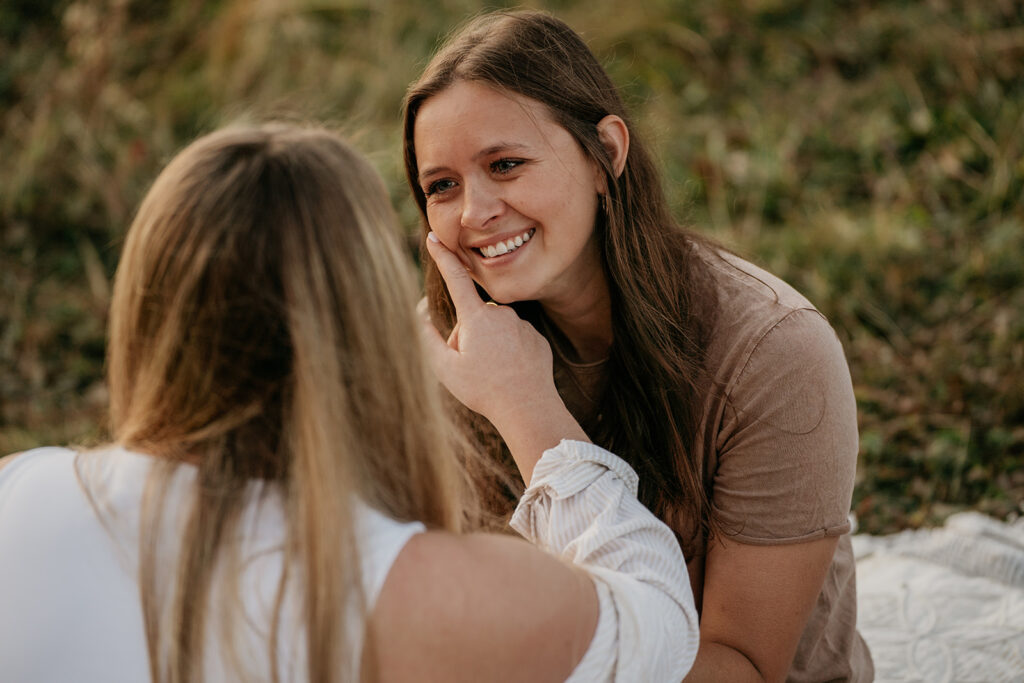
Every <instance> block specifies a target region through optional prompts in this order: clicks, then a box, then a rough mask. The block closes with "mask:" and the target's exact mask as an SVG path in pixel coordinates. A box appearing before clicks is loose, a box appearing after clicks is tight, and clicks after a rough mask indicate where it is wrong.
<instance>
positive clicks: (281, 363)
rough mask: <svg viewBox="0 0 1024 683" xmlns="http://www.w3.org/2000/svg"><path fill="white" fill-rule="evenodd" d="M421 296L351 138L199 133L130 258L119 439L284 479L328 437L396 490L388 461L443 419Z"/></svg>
mask: <svg viewBox="0 0 1024 683" xmlns="http://www.w3.org/2000/svg"><path fill="white" fill-rule="evenodd" d="M415 287H416V285H415V278H414V275H413V273H412V271H411V267H410V265H409V264H408V262H407V259H406V258H405V257H404V256H403V255H402V253H401V249H400V246H399V242H398V235H397V229H396V224H395V219H394V217H393V214H392V211H391V208H390V205H389V203H388V199H387V194H386V191H385V189H384V187H383V183H382V182H381V180H380V178H379V176H378V175H377V173H376V172H375V171H374V170H373V168H372V167H371V166H370V165H369V164H368V163H367V162H366V161H365V160H364V159H363V158H362V157H360V156H359V155H358V154H357V153H355V152H354V151H353V150H351V149H350V148H349V147H348V146H347V145H346V144H345V143H344V142H342V141H341V140H340V139H339V138H337V137H336V136H334V135H332V134H330V133H328V132H326V131H322V130H316V129H304V128H297V127H290V126H283V125H265V126H262V127H257V128H236V129H227V130H224V131H221V132H218V133H214V134H212V135H208V136H206V137H204V138H201V139H200V140H198V141H196V142H195V143H193V144H192V145H190V146H189V147H188V148H187V149H185V150H184V151H183V152H182V153H180V154H179V155H178V156H177V157H176V158H175V159H174V160H173V161H172V162H171V163H170V164H169V165H168V166H167V168H166V169H165V170H164V171H163V173H161V175H160V176H159V177H158V179H157V180H156V182H155V183H154V185H153V187H152V188H151V190H150V192H149V193H148V195H147V197H146V199H145V200H144V202H143V204H142V206H141V207H140V209H139V212H138V215H137V217H136V219H135V221H134V223H133V225H132V227H131V230H130V231H129V234H128V238H127V241H126V244H125V247H124V251H123V254H122V257H121V262H120V265H119V268H118V273H117V278H116V283H115V291H114V299H113V306H112V311H111V333H110V357H109V379H110V387H111V408H112V419H113V427H114V433H115V438H116V439H117V440H118V441H119V442H120V443H122V444H124V445H125V446H128V447H134V448H138V449H139V450H143V451H146V452H151V453H154V454H156V455H166V456H169V457H172V458H188V459H192V460H198V461H199V462H200V464H202V463H204V462H205V460H206V459H207V458H214V459H217V458H223V459H225V460H228V461H231V462H230V465H231V468H232V470H233V471H235V472H237V473H239V474H241V475H243V476H248V477H259V478H265V479H278V480H283V479H286V478H287V477H288V476H289V474H290V471H291V468H292V467H293V464H294V463H293V462H292V459H293V457H294V454H295V448H296V445H297V444H301V443H307V444H313V443H321V445H323V446H325V447H329V449H330V450H331V451H332V452H335V453H337V452H340V451H347V452H352V453H354V454H358V455H356V456H354V457H353V460H354V461H357V463H356V464H358V465H359V466H360V467H366V468H369V469H370V470H375V469H382V470H387V472H388V473H387V475H386V477H387V478H393V476H394V474H393V470H394V465H395V463H390V464H389V465H388V466H383V467H378V465H377V463H379V462H380V461H386V460H388V459H389V458H390V457H392V455H394V454H395V453H396V452H402V451H404V450H405V449H406V448H409V447H410V446H411V443H410V442H411V441H417V440H423V434H422V432H418V433H413V431H411V427H410V425H415V424H419V425H425V427H424V429H425V431H426V432H427V434H428V436H427V438H428V439H429V432H430V425H432V424H433V423H434V418H435V417H436V414H431V413H432V411H431V410H430V408H429V405H430V403H428V404H427V407H424V404H423V402H424V401H425V400H426V399H428V398H430V397H432V396H433V391H434V389H433V381H432V380H431V378H430V377H429V376H428V375H427V374H426V371H425V370H424V365H423V363H422V361H421V358H420V354H419V349H418V348H417V346H416V344H415V343H414V340H415V339H416V330H415V321H414V318H413V316H412V310H413V307H414V305H415ZM327 432H333V438H337V437H341V436H344V437H345V438H344V440H343V441H336V440H333V438H332V435H329V434H328V433H327ZM339 457H340V456H339ZM382 476H383V475H382ZM372 484H373V481H372V477H370V480H369V481H362V482H361V486H362V485H372ZM365 493H366V494H368V495H371V496H372V495H374V493H373V492H372V491H367V492H365ZM395 504H396V505H401V504H403V503H402V502H401V501H396V502H395ZM394 512H396V513H399V514H402V513H409V512H411V510H408V511H406V510H395V511H394ZM417 512H419V511H417ZM428 521H434V520H433V519H432V520H428Z"/></svg>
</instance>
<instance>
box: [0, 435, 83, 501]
mask: <svg viewBox="0 0 1024 683" xmlns="http://www.w3.org/2000/svg"><path fill="white" fill-rule="evenodd" d="M75 455H76V452H75V451H73V450H71V449H70V448H63V447H60V446H43V447H40V448H33V449H31V450H27V451H22V452H20V453H11V454H10V455H6V456H4V457H3V458H0V491H2V490H4V489H5V488H7V487H14V486H17V487H19V488H22V487H24V486H27V485H29V484H28V482H37V483H38V484H41V485H42V484H45V483H46V482H47V481H51V480H52V479H53V476H54V475H55V474H56V475H59V473H60V472H62V471H64V472H66V473H70V472H72V471H73V467H74V460H75Z"/></svg>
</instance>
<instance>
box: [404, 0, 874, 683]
mask: <svg viewBox="0 0 1024 683" xmlns="http://www.w3.org/2000/svg"><path fill="white" fill-rule="evenodd" d="M404 135H405V163H406V173H407V177H408V179H409V183H410V186H411V188H412V193H413V196H414V197H415V199H416V201H417V203H418V205H419V207H420V210H421V212H422V214H423V219H424V221H423V223H424V236H425V238H426V239H425V244H426V247H427V251H428V252H429V255H430V259H431V260H429V261H427V263H426V264H425V269H426V277H425V280H426V290H427V296H426V305H427V308H429V312H430V314H431V317H432V320H433V324H434V325H435V326H436V328H437V330H438V332H439V333H440V334H441V335H442V336H445V337H446V338H447V345H446V346H445V348H446V349H447V350H448V351H450V352H442V351H441V350H436V351H435V352H434V354H433V359H434V365H435V368H436V369H437V371H438V372H439V374H440V376H441V378H442V380H443V381H444V383H445V385H446V386H447V387H448V389H449V390H450V392H451V393H452V394H453V395H454V396H455V398H456V399H458V401H460V402H461V403H462V405H463V406H464V407H465V409H468V410H465V412H464V413H463V422H464V430H465V432H466V434H467V435H470V436H472V437H475V438H477V439H478V440H479V442H480V444H481V446H482V447H483V448H484V449H485V450H487V451H489V452H490V454H491V456H492V457H493V458H494V460H495V461H496V462H500V463H510V462H511V461H514V462H515V463H516V464H517V465H518V469H519V471H520V472H529V471H530V470H531V468H532V460H531V457H530V455H529V454H530V453H531V452H535V451H536V449H537V448H538V447H543V446H545V444H548V445H550V444H553V443H557V440H558V438H560V437H563V438H564V437H569V438H590V439H593V441H594V442H595V443H598V444H600V445H602V446H604V447H605V448H607V449H609V450H611V451H613V452H616V453H618V454H620V455H621V456H622V457H624V458H625V459H626V460H627V461H629V462H630V463H631V464H632V465H633V467H635V468H636V469H637V471H638V474H639V476H640V496H641V499H642V500H643V501H645V502H646V503H647V504H648V505H649V506H650V507H651V508H652V509H653V510H654V511H655V512H656V513H657V514H658V515H659V516H660V517H661V518H662V519H663V520H664V521H665V522H666V523H668V524H669V526H670V527H672V529H673V531H675V533H676V535H677V538H678V539H679V542H680V544H681V545H682V548H683V550H684V553H685V555H686V560H687V569H688V571H689V574H690V578H691V586H692V588H693V590H694V597H695V600H696V603H697V605H698V608H699V609H701V610H702V615H701V647H700V651H699V654H698V658H697V662H696V664H695V666H694V669H693V670H692V672H691V674H690V679H691V680H695V681H697V680H730V681H760V680H772V681H775V680H783V679H787V678H788V679H792V680H800V681H813V680H852V681H866V680H870V679H871V677H872V664H871V657H870V655H869V653H868V651H867V648H866V646H865V644H864V641H863V639H861V637H860V636H859V634H858V633H857V630H856V626H855V624H856V597H855V595H856V593H855V588H854V585H855V579H854V565H853V560H852V551H851V547H850V541H849V537H848V532H849V528H850V527H849V522H848V521H847V513H848V512H849V508H850V497H851V493H852V489H853V480H854V470H855V466H856V458H857V418H856V405H855V402H854V397H853V391H852V386H851V382H850V376H849V371H848V369H847V366H846V362H845V359H844V356H843V350H842V348H841V347H840V346H839V343H838V340H837V339H836V337H835V334H834V333H833V332H832V330H831V328H830V327H829V325H828V322H827V321H826V320H825V319H824V317H823V316H821V314H820V313H818V311H817V310H816V309H815V308H814V307H813V305H812V304H811V303H810V302H808V301H807V300H806V299H805V298H804V297H803V296H801V295H800V294H799V293H798V292H796V291H795V290H793V289H792V288H791V287H789V286H788V285H787V284H786V283H784V282H782V281H781V280H779V279H778V278H776V277H774V276H773V275H771V274H770V273H767V272H765V271H763V270H761V269H759V268H757V267H756V266H754V265H753V264H750V263H747V262H746V261H743V260H742V259H739V258H737V257H736V256H734V255H732V254H729V253H727V252H726V251H725V250H723V249H721V248H719V247H717V246H716V245H714V244H713V243H711V242H710V241H709V240H707V239H704V238H702V237H700V236H699V235H697V234H695V233H693V232H690V231H687V230H684V229H682V228H680V227H679V226H678V225H677V224H676V223H675V221H673V219H672V217H671V216H670V214H669V211H668V209H667V206H666V202H665V199H664V196H663V194H662V189H661V179H660V177H659V176H658V174H657V172H656V171H655V167H654V164H653V163H652V161H651V159H650V157H649V155H648V154H647V152H646V151H645V149H644V147H643V144H642V142H641V141H640V140H638V139H637V138H636V136H635V135H634V134H633V132H632V127H631V125H630V124H629V117H628V114H627V112H626V111H625V108H624V106H623V104H622V101H621V98H620V97H619V95H618V93H617V91H616V88H615V87H614V85H613V84H612V83H611V81H610V79H609V78H608V76H607V74H606V73H605V72H604V70H603V69H602V68H601V66H600V64H599V63H598V62H597V60H596V59H595V58H594V56H593V54H592V53H591V52H590V51H589V49H588V48H587V46H586V44H585V43H584V42H583V41H582V39H581V38H580V37H579V36H578V35H577V34H576V33H575V32H573V31H572V29H571V28H569V27H568V26H566V25H565V24H564V23H563V22H561V21H559V20H557V19H555V18H554V17H552V16H550V15H548V14H545V13H540V12H497V13H494V14H488V15H483V16H481V17H478V18H476V19H474V20H472V21H471V22H469V23H468V24H467V25H466V26H464V27H463V28H462V29H461V30H459V31H457V32H456V33H455V34H454V35H453V36H452V38H451V39H450V40H449V41H448V42H447V43H446V44H445V45H444V46H443V47H442V48H441V49H440V51H439V52H438V53H437V54H436V55H435V56H434V58H433V59H432V60H431V62H430V63H429V64H428V65H427V67H426V69H425V70H424V72H423V74H422V76H421V77H420V78H419V79H418V80H417V81H416V82H415V83H413V84H412V85H411V86H410V89H409V91H408V93H407V98H406V106H405V131H404ZM527 237H528V238H529V239H528V240H527V239H526V238H527ZM519 240H522V241H523V243H522V244H519V243H518V242H519ZM510 241H511V245H510ZM513 247H514V248H513ZM442 258H444V259H449V258H457V259H458V260H459V261H460V262H461V264H462V266H463V268H462V269H457V272H458V273H459V274H460V277H465V276H466V275H468V276H469V277H471V278H472V280H473V281H474V282H475V284H476V285H477V288H478V291H479V294H480V296H479V297H477V299H479V298H480V297H483V298H491V299H493V300H495V301H497V302H501V303H502V304H505V306H501V307H499V308H498V310H494V309H493V307H492V308H491V309H487V308H486V307H482V306H480V307H472V308H471V309H468V308H467V306H466V304H465V302H463V303H462V305H460V304H459V302H458V301H454V291H452V289H453V286H454V285H455V284H456V283H453V281H452V280H451V277H450V276H449V273H451V272H456V271H455V270H452V269H450V268H448V269H439V268H438V267H437V266H439V265H440V264H441V260H439V259H442ZM435 264H436V265H435ZM474 296H476V295H474ZM467 310H472V311H473V314H472V315H464V313H465V312H466V311H467ZM524 327H526V328H529V329H530V330H536V331H539V332H540V333H541V334H543V335H544V338H545V339H546V341H547V342H548V346H549V348H550V351H548V350H547V349H540V348H538V347H537V346H536V345H535V344H532V343H529V344H528V343H525V342H524V341H523V339H524V337H528V335H526V333H525V332H524V331H523V328H524ZM435 341H437V340H435ZM439 343H440V342H439ZM480 348H484V349H487V350H488V352H489V353H490V354H491V357H492V358H493V359H495V360H494V362H493V363H492V368H491V369H489V370H487V371H484V372H467V371H466V369H465V362H464V359H463V355H465V354H470V355H471V354H472V353H473V352H475V351H476V350H477V349H480ZM552 354H553V355H552ZM506 368H510V369H511V371H508V370H506ZM496 396H504V397H505V398H506V399H510V400H508V402H507V403H506V404H505V406H503V407H502V408H497V407H496V406H495V397H496ZM479 416H483V417H484V418H486V420H481V419H480V417H479ZM510 424H513V425H520V426H522V425H525V424H532V425H533V426H534V432H533V434H532V435H531V438H530V439H522V438H519V437H516V438H511V439H510V438H509V436H508V434H509V433H510V430H509V428H508V425H510ZM513 431H514V430H513ZM581 434H582V435H583V436H580V435H581ZM478 486H479V488H480V489H481V490H482V491H485V492H487V495H488V496H489V500H490V502H491V503H492V504H493V505H494V507H495V509H496V510H499V511H500V510H502V509H504V510H506V511H510V510H511V504H510V502H511V501H513V500H514V499H515V495H514V492H512V495H509V494H510V491H509V489H508V485H507V479H506V480H503V479H501V478H500V477H499V478H488V476H487V473H486V472H484V475H483V476H481V477H480V481H479V482H478Z"/></svg>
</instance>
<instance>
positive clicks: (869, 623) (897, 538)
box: [853, 513, 1024, 683]
mask: <svg viewBox="0 0 1024 683" xmlns="http://www.w3.org/2000/svg"><path fill="white" fill-rule="evenodd" d="M853 546H854V553H855V555H856V557H857V603H858V620H857V621H858V628H859V629H860V632H861V634H862V635H863V636H864V639H865V640H866V641H867V643H868V646H869V647H870V648H871V654H872V657H873V658H874V660H875V680H876V681H878V682H879V683H884V682H885V681H921V682H922V683H945V682H947V681H948V682H950V683H952V682H954V681H957V682H959V681H963V682H968V681H977V682H978V683H994V682H996V681H1012V682H1014V683H1021V682H1024V518H1022V519H1018V520H1017V521H1016V522H1013V523H1002V522H999V521H996V520H993V519H990V518H988V517H985V516H983V515H980V514H977V513H960V514H957V515H953V516H952V517H950V518H949V519H948V520H947V521H946V524H945V526H943V527H941V528H937V529H924V530H917V531H904V532H901V533H898V534H894V535H891V536H867V535H863V534H858V535H855V536H854V537H853Z"/></svg>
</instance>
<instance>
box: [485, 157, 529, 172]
mask: <svg viewBox="0 0 1024 683" xmlns="http://www.w3.org/2000/svg"><path fill="white" fill-rule="evenodd" d="M522 163H523V162H522V160H520V159H498V160H497V161H495V162H493V163H492V164H491V171H492V172H494V173H499V174H504V173H509V172H511V171H512V169H514V168H515V167H516V166H519V165H520V164H522Z"/></svg>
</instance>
